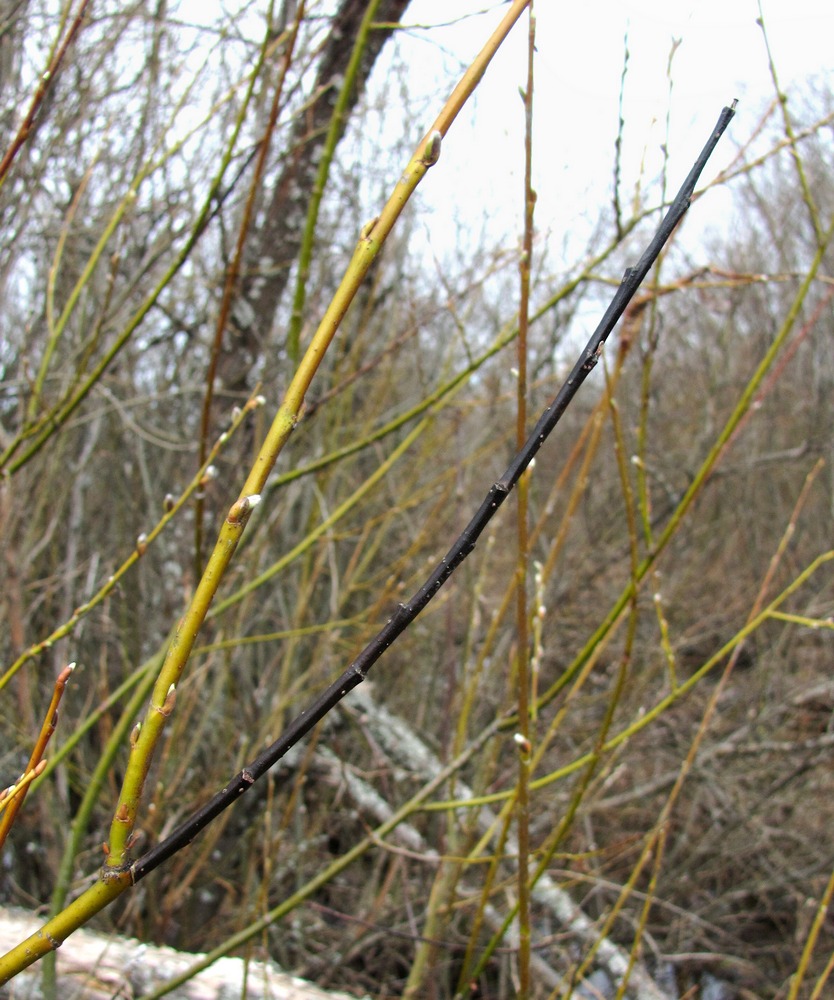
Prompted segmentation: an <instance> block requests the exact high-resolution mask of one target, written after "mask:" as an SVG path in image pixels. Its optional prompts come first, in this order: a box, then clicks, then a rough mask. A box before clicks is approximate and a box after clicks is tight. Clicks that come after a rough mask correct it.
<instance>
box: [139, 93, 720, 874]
mask: <svg viewBox="0 0 834 1000" xmlns="http://www.w3.org/2000/svg"><path fill="white" fill-rule="evenodd" d="M735 107H736V102H735V101H733V103H732V106H731V107H729V108H724V109H723V110H722V112H721V115H720V116H719V118H718V123H717V125H716V126H715V128H714V129H713V132H712V134H711V135H710V137H709V140H708V141H707V144H706V145H705V146H704V148H703V150H702V151H701V155H700V156H699V157H698V159H697V160H696V161H695V165H694V166H693V167H692V170H690V172H689V176H688V177H687V178H686V180H685V181H684V183H683V186H682V187H681V189H680V191H679V192H678V194H677V196H676V198H675V200H674V201H673V202H672V204H671V206H670V207H669V211H668V212H667V213H666V215H665V217H664V218H663V221H662V222H661V224H660V227H659V228H658V230H657V232H656V233H655V235H654V238H653V239H652V241H651V243H650V244H649V245H648V247H647V248H646V250H645V252H644V253H643V256H642V257H641V258H640V260H639V261H638V262H637V264H636V265H635V266H634V267H628V268H626V271H625V274H624V275H623V280H622V281H621V282H620V285H619V287H618V288H617V291H616V292H615V294H614V298H613V299H612V300H611V304H610V305H609V306H608V309H607V310H606V311H605V315H604V316H603V317H602V319H601V321H600V323H599V326H597V328H596V330H595V331H594V333H593V335H592V337H591V339H590V340H589V341H588V343H587V345H586V346H585V349H584V350H583V351H582V353H581V355H580V356H579V360H578V361H577V362H576V364H575V365H574V366H573V370H572V371H571V373H570V375H569V376H568V378H567V380H566V381H565V383H564V384H563V385H562V388H561V389H560V390H559V392H558V393H557V394H556V397H555V399H554V400H553V402H552V403H551V404H550V406H548V407H547V408H546V409H545V411H544V412H543V413H542V415H541V416H540V417H539V420H538V422H537V423H536V426H535V427H534V428H533V430H532V432H531V434H530V436H529V437H528V438H527V441H526V443H525V445H524V447H523V448H522V449H521V450H520V451H519V452H518V454H517V455H516V456H515V457H514V458H513V460H512V461H511V462H510V464H509V467H508V468H507V470H506V472H505V473H504V475H503V476H502V477H501V478H500V479H499V480H498V482H496V483H494V484H493V485H492V486H491V487H490V489H489V492H488V493H487V495H486V498H485V499H484V501H483V503H482V504H481V506H480V507H479V508H478V510H477V512H476V514H475V516H474V517H473V518H472V520H471V521H470V522H469V524H468V525H467V526H466V527H465V528H464V529H463V531H462V532H461V533H460V535H459V536H458V538H457V539H456V541H455V543H454V545H452V547H451V548H450V549H449V551H448V552H447V553H446V555H445V556H444V557H443V558H442V559H441V560H440V562H439V563H438V564H437V566H435V568H434V570H433V571H432V573H431V575H430V576H429V578H428V579H427V580H426V582H425V583H424V584H423V586H422V587H421V588H420V589H419V590H418V591H417V593H416V594H415V595H414V596H413V597H412V598H411V600H410V601H408V602H407V603H406V604H400V605H398V607H397V609H396V611H395V612H394V614H393V615H392V616H391V618H389V619H388V621H387V622H386V624H385V625H384V626H383V628H382V629H380V631H379V632H378V633H377V635H376V636H375V637H374V638H373V639H372V640H371V641H370V642H369V643H368V645H367V646H366V647H365V648H364V649H363V650H362V652H361V653H360V654H359V655H358V656H357V657H356V659H355V660H354V661H353V663H351V664H350V666H349V667H348V668H347V670H345V671H344V673H343V674H342V676H341V677H340V678H339V679H338V680H337V681H336V682H335V683H333V684H331V685H330V687H328V688H327V689H326V690H325V691H323V692H322V693H321V694H320V695H319V696H318V698H316V700H315V701H314V702H313V703H312V704H311V705H310V706H309V707H308V708H307V709H305V710H304V711H303V712H301V714H300V715H298V716H296V718H295V719H294V720H293V721H292V722H291V723H290V725H289V726H288V727H287V728H286V730H285V731H284V732H283V733H282V734H281V736H280V737H279V738H278V739H277V740H276V741H275V742H274V743H273V744H271V746H269V747H267V748H266V750H264V751H263V752H262V753H260V754H258V756H257V757H256V758H255V759H254V760H253V761H252V762H251V763H250V764H249V765H248V766H247V767H244V768H243V770H242V771H240V772H239V774H237V775H236V776H235V777H234V778H233V779H232V780H231V781H230V782H229V783H228V784H227V785H226V787H225V788H223V789H222V790H221V791H219V792H218V793H217V794H216V795H215V796H214V797H213V798H212V799H211V800H210V801H209V802H207V803H206V804H205V805H204V806H203V807H202V808H201V809H199V810H198V811H197V812H195V813H194V814H193V816H191V818H190V819H188V820H187V821H186V822H185V823H183V824H182V825H181V826H180V827H178V828H177V829H176V830H175V831H174V832H173V833H172V834H171V835H170V836H169V837H166V838H165V839H164V840H162V841H160V843H159V844H157V845H156V847H154V848H152V849H151V850H150V851H148V852H147V854H145V855H143V856H142V857H141V858H139V859H138V860H137V861H136V862H134V863H133V864H132V865H131V873H132V876H133V880H134V882H138V881H139V880H140V879H142V878H144V877H145V876H146V875H148V874H149V873H150V872H152V871H153V870H154V869H155V868H157V867H158V866H159V865H160V864H162V863H163V862H164V861H166V860H167V859H168V858H170V857H171V856H172V855H174V854H176V853H177V851H179V850H181V849H182V848H183V847H185V846H186V844H189V843H190V842H191V841H192V840H193V839H194V837H195V836H196V835H197V834H198V833H199V832H200V830H202V829H203V827H205V826H207V825H208V824H209V823H210V822H211V821H212V820H213V819H214V818H215V817H216V816H218V815H219V814H220V813H221V812H223V810H224V809H226V808H228V806H230V805H231V804H232V803H233V802H236V801H237V800H238V799H239V798H240V796H241V795H242V794H243V793H244V792H245V791H247V789H249V788H250V787H251V786H252V785H253V784H254V783H255V782H256V781H257V780H258V778H260V777H262V776H263V775H264V774H265V773H266V772H267V771H268V770H269V769H270V768H271V767H272V766H273V764H275V763H277V761H279V760H280V759H281V758H282V757H283V756H284V754H286V753H287V751H288V750H289V749H290V748H291V747H292V746H294V745H295V744H296V743H297V742H298V741H299V740H300V739H301V738H302V737H303V736H305V735H306V734H307V733H308V732H309V731H310V730H311V729H312V728H313V726H315V725H316V723H317V722H320V721H321V719H323V718H324V716H325V715H327V713H328V712H329V711H330V710H331V709H332V708H333V707H334V706H335V705H337V704H338V703H339V702H340V701H341V700H342V698H344V696H345V695H346V694H347V693H348V691H352V690H353V688H355V687H356V686H357V685H359V684H361V683H362V681H363V680H364V679H365V677H366V676H367V674H368V671H369V670H370V669H371V667H372V666H373V665H374V664H375V663H376V661H377V660H378V659H379V658H380V657H381V656H382V654H383V653H384V652H385V650H386V649H388V647H389V646H390V645H391V644H392V643H393V642H394V641H395V640H396V639H397V638H398V636H399V635H400V634H401V633H402V632H404V631H405V629H407V628H408V626H409V625H410V624H411V623H412V622H413V621H414V619H415V618H416V617H417V615H419V614H420V612H421V611H422V610H423V608H425V606H426V605H427V604H428V603H429V601H430V600H431V599H432V598H433V597H434V595H435V594H436V593H437V591H438V590H440V588H441V587H442V586H443V584H444V583H445V582H446V580H448V578H449V577H450V576H451V575H452V573H454V571H455V570H456V569H457V567H458V566H459V565H460V564H461V563H462V562H463V560H464V559H465V558H466V557H467V556H468V555H469V553H470V552H471V551H472V550H473V549H474V548H475V543H476V542H477V540H478V538H479V537H480V535H481V532H482V531H483V530H484V528H485V527H486V526H487V525H488V524H489V522H490V521H491V520H492V517H493V515H494V514H495V512H496V511H497V510H498V508H499V507H500V506H501V504H502V503H503V502H504V501H505V500H506V499H507V497H508V496H509V494H510V491H511V490H512V488H513V487H514V486H515V484H516V483H517V482H518V480H519V478H520V477H521V475H522V473H523V472H524V470H525V469H526V468H527V466H528V465H529V464H530V462H531V461H532V460H533V457H534V455H535V454H536V452H537V451H538V450H539V448H541V446H542V444H543V443H544V441H545V440H546V439H547V437H548V435H549V434H550V432H551V431H552V430H553V428H554V427H555V426H556V424H557V423H558V422H559V419H560V418H561V416H562V414H563V413H564V412H565V410H566V409H567V407H568V405H569V404H570V402H571V400H572V399H573V397H574V396H575V395H576V393H577V391H578V390H579V387H580V386H581V385H582V383H583V382H584V381H585V379H586V378H587V377H588V375H589V374H590V372H591V371H592V370H593V369H594V367H595V365H596V363H597V361H598V360H599V356H600V353H601V352H602V346H603V344H604V343H605V341H606V339H607V338H608V336H609V334H610V333H611V331H612V330H613V329H614V327H615V325H616V323H617V320H619V318H620V316H622V314H623V311H624V310H625V308H626V306H627V305H628V303H629V302H630V301H631V299H632V297H633V296H634V293H635V292H636V291H637V289H638V288H639V286H640V283H641V282H642V281H643V279H644V278H645V277H646V274H647V273H648V271H649V268H650V267H651V266H652V264H654V262H655V261H656V260H657V258H658V255H659V254H660V251H661V250H662V249H663V246H664V244H665V243H666V241H667V240H668V239H669V237H670V236H671V234H672V231H673V230H674V228H675V226H677V224H678V222H680V220H681V219H682V218H683V216H684V214H685V212H686V210H687V209H688V208H689V203H690V200H691V198H692V194H693V192H694V190H695V184H696V183H697V181H698V178H699V177H700V175H701V171H702V170H703V169H704V166H705V165H706V162H707V160H708V159H709V157H710V155H711V154H712V151H713V150H714V149H715V146H716V144H717V143H718V140H719V139H720V138H721V136H722V135H723V133H724V130H725V129H726V128H727V126H728V125H729V123H730V120H731V119H732V117H733V115H734V114H735Z"/></svg>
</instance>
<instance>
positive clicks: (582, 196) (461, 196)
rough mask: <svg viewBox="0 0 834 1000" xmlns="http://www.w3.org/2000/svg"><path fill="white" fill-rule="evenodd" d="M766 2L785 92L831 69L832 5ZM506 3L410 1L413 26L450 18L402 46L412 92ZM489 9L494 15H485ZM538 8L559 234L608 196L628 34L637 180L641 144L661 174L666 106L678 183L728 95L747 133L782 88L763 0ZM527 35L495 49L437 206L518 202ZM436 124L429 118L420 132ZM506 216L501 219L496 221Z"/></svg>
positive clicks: (539, 71)
mask: <svg viewBox="0 0 834 1000" xmlns="http://www.w3.org/2000/svg"><path fill="white" fill-rule="evenodd" d="M762 3H763V7H762V9H763V13H764V20H765V25H766V27H767V31H768V38H769V41H770V45H771V49H772V52H773V55H774V60H775V63H776V67H777V72H778V73H779V77H780V83H781V85H782V87H783V89H785V90H790V89H791V88H792V87H793V86H794V85H796V84H797V83H799V82H801V81H803V80H804V79H806V78H807V77H808V76H810V75H816V76H817V77H820V76H824V75H826V74H827V75H828V76H829V77H830V76H831V71H832V68H834V2H832V0H762ZM505 10H506V6H505V5H503V4H497V3H488V2H485V0H413V2H412V4H411V5H410V7H409V9H408V11H407V13H406V16H405V18H404V20H405V21H406V23H408V24H424V25H429V24H434V25H440V24H447V25H448V26H447V27H443V28H440V29H436V30H433V31H432V32H430V33H429V34H426V33H421V32H420V31H416V32H414V33H413V34H411V35H408V36H406V37H405V38H402V37H401V39H400V42H399V46H400V52H401V54H402V55H403V56H404V57H405V59H406V61H407V62H408V63H409V64H410V65H412V66H414V67H416V68H415V69H414V70H413V78H412V80H411V81H410V82H411V85H412V86H413V87H414V91H415V93H416V92H419V91H420V90H421V88H426V93H431V88H432V86H436V77H435V74H436V73H437V72H438V69H439V67H440V66H441V65H442V64H443V62H444V59H445V61H446V63H447V65H450V64H453V63H454V59H453V58H452V57H450V56H449V55H448V53H452V54H453V55H454V56H457V57H459V58H461V59H463V58H466V57H467V56H468V55H470V54H474V52H476V51H477V49H478V48H479V47H480V45H481V43H482V41H483V40H485V39H486V37H487V36H488V34H489V32H490V30H491V28H492V26H493V25H494V24H496V23H497V22H498V20H499V19H500V17H501V16H502V15H503V13H504V11H505ZM478 11H482V12H484V13H482V14H480V15H477V12H478ZM535 11H536V20H537V50H538V51H537V63H536V77H535V79H536V82H535V91H534V93H535V115H536V122H537V131H536V134H535V141H534V157H535V160H536V178H535V186H536V189H537V191H538V194H539V203H538V206H537V221H538V224H539V228H540V229H542V228H543V229H546V230H550V231H553V232H554V233H555V232H556V231H557V230H558V229H559V228H560V227H562V226H565V225H570V224H571V223H570V220H571V219H572V218H573V219H574V220H575V218H576V216H577V214H579V215H583V214H584V215H585V216H586V217H587V218H588V219H590V218H591V217H592V216H593V213H594V211H595V206H596V205H598V204H599V199H600V198H604V199H606V203H607V200H608V199H609V197H610V194H609V192H610V182H611V176H612V161H613V143H614V137H615V134H616V123H617V102H618V95H619V89H620V75H621V72H622V66H623V50H624V41H623V40H624V36H625V34H626V31H627V32H628V48H629V53H630V56H629V64H628V76H627V80H626V85H625V106H624V111H625V114H624V117H625V120H626V130H625V142H624V149H623V175H624V178H625V179H626V181H627V184H628V185H631V184H633V183H634V181H635V180H636V179H637V176H638V173H639V169H640V164H641V162H642V161H643V157H644V153H645V156H646V164H647V176H648V177H649V178H650V177H652V176H654V175H656V173H657V169H658V167H659V164H660V148H661V145H662V143H663V142H664V140H665V134H666V131H665V130H666V115H667V109H670V115H671V119H670V133H669V134H670V142H669V146H670V150H671V154H672V156H671V160H670V175H671V176H670V185H671V186H673V187H675V188H676V187H677V185H678V183H679V181H681V180H682V179H683V177H684V176H685V174H686V172H687V171H688V169H689V167H690V166H691V163H692V161H693V160H694V158H695V156H696V155H697V153H698V152H699V151H700V149H701V147H702V145H703V143H704V142H705V141H706V138H707V136H708V135H709V132H710V129H711V127H712V126H713V125H714V123H715V121H716V119H717V117H718V115H719V112H720V111H721V108H722V107H723V105H725V104H728V103H729V102H730V101H731V100H732V99H733V98H736V97H737V98H739V102H740V103H739V107H738V113H737V116H736V119H735V121H734V122H733V123H732V125H731V130H732V135H733V138H735V140H736V141H738V142H739V143H741V142H742V141H744V140H745V139H746V138H747V136H748V135H749V134H750V132H751V131H752V129H753V128H754V125H755V122H756V121H757V120H758V117H759V114H760V112H761V109H762V107H763V106H764V105H765V103H766V102H767V101H768V100H770V99H772V97H773V86H772V83H771V80H770V74H769V70H768V64H767V55H766V50H765V45H764V40H763V35H762V31H761V29H760V28H759V26H758V25H757V23H756V22H757V18H758V16H759V7H758V3H757V0H723V2H717V0H698V2H695V0H640V2H638V0H631V2H629V0H596V2H595V0H584V2H583V0H574V2H573V3H564V2H559V0H536V3H535ZM467 15H475V16H467ZM526 34H527V22H526V15H525V16H524V17H523V18H522V21H520V22H519V24H518V25H516V27H515V29H514V32H513V36H512V37H511V38H510V39H508V41H507V43H506V44H505V47H504V49H503V50H502V51H501V52H499V53H498V55H497V56H496V58H495V61H494V63H493V65H492V66H491V67H490V69H489V71H488V73H487V76H486V77H485V79H484V81H483V82H482V84H481V86H480V88H479V91H478V95H477V100H476V103H475V105H474V106H473V108H472V109H470V110H468V111H464V113H463V116H462V120H461V121H460V122H459V123H458V124H456V126H455V127H454V130H453V131H452V132H450V134H449V136H448V139H447V142H446V143H444V149H443V155H442V157H441V164H442V165H443V169H442V170H441V168H440V166H438V168H436V170H435V171H432V173H430V174H429V176H428V177H427V178H426V181H425V182H424V188H423V191H422V192H421V194H422V198H423V199H425V200H426V201H427V202H429V203H431V204H432V205H446V206H448V205H449V204H450V203H451V204H455V203H458V204H459V206H460V210H461V211H462V212H463V213H464V214H465V213H466V212H468V211H474V213H475V214H476V215H477V214H478V213H479V212H480V211H481V206H484V205H486V206H488V207H489V211H490V212H493V208H492V206H494V205H495V204H496V201H497V198H496V196H497V195H499V194H500V195H502V196H503V200H511V199H513V198H514V199H515V201H516V202H519V201H520V198H521V194H520V180H519V171H520V164H521V160H520V156H521V141H520V136H521V134H522V129H523V119H522V105H521V100H520V97H519V94H518V87H519V85H520V84H522V83H523V82H524V77H525V73H526V44H527V39H526ZM428 39H430V41H429V40H428ZM673 39H679V40H680V45H679V47H678V48H677V50H676V52H675V56H674V59H673V62H672V79H673V85H672V91H671V99H670V96H669V80H668V77H667V64H668V60H669V55H670V51H671V48H672V42H673ZM442 48H445V49H446V50H447V54H446V55H444V53H443V51H442ZM435 95H436V98H437V100H436V106H437V107H438V108H439V105H440V100H441V95H437V92H436V91H435ZM429 106H431V103H430V104H429ZM415 124H416V123H415ZM428 124H430V122H420V123H419V126H418V127H416V129H415V135H417V134H418V133H419V131H420V128H423V127H426V126H427V125H428ZM733 151H734V146H733V145H732V144H731V143H729V142H728V143H726V145H725V146H724V148H723V149H722V148H721V147H719V150H718V151H717V152H716V154H715V156H714V159H713V161H712V164H711V166H710V168H709V169H711V170H712V172H713V173H717V171H718V170H719V169H720V167H721V165H722V164H724V163H726V162H727V161H728V160H729V159H730V158H731V156H732V154H733ZM473 165H474V167H475V169H473ZM705 176H707V175H705ZM462 177H463V178H465V181H464V182H463V183H462V182H461V178H462ZM630 190H631V188H630V186H629V187H627V188H626V189H625V190H624V192H623V194H624V195H625V196H626V197H628V195H629V193H630ZM440 211H441V212H442V211H446V209H440ZM496 214H497V213H496ZM505 222H506V220H504V219H503V218H501V219H499V218H496V230H497V229H500V228H501V227H502V226H503V225H504V224H505ZM509 224H510V225H511V226H512V225H513V223H512V222H510V223H509Z"/></svg>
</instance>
